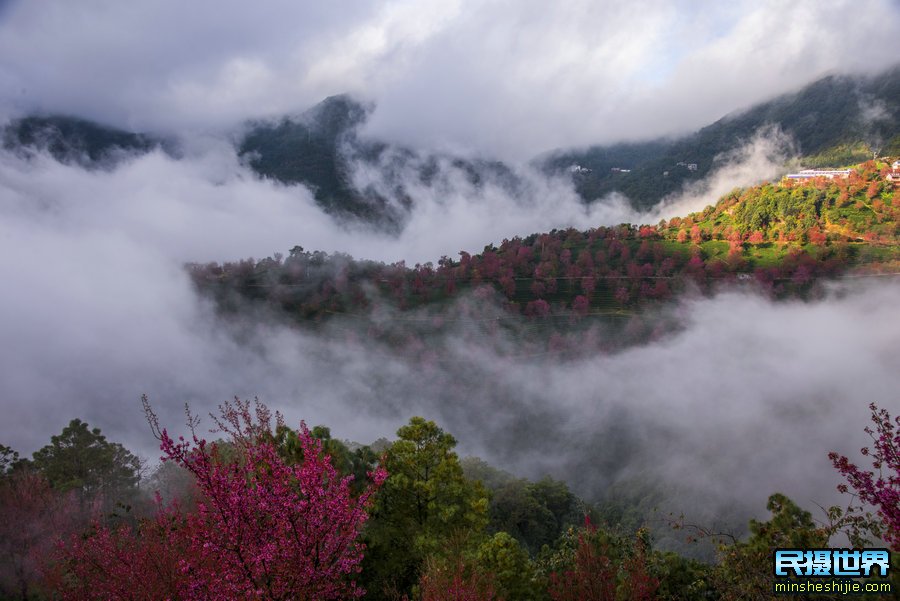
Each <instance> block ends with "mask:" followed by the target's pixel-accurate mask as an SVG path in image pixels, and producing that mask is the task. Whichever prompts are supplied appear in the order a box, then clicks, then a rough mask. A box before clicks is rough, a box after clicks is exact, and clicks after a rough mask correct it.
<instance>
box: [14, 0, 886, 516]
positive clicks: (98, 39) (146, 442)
mask: <svg viewBox="0 0 900 601" xmlns="http://www.w3.org/2000/svg"><path fill="white" fill-rule="evenodd" d="M848 15H852V18H850V17H849V16H848ZM898 56H900V4H898V3H897V2H896V1H888V0H867V1H862V2H860V1H856V2H852V3H851V2H843V1H834V2H803V1H800V2H791V3H786V2H774V1H771V2H731V3H722V2H671V1H666V2H662V1H659V2H657V1H652V0H651V1H648V2H632V3H622V2H588V1H580V0H571V1H560V2H551V3H548V2H537V1H533V0H518V1H500V0H481V1H469V2H464V1H461V0H459V1H453V0H443V1H440V2H436V1H435V2H432V1H431V0H418V1H416V2H411V1H409V2H400V1H396V2H357V1H354V0H347V1H344V2H340V3H327V2H296V1H287V0H285V1H283V2H277V1H269V2H255V3H247V2H225V1H216V2H213V1H206V0H202V1H201V0H198V1H196V2H190V3H184V2H175V1H174V0H156V1H153V2H150V1H143V0H135V1H132V2H115V1H112V0H84V1H82V2H78V3H75V2H68V1H63V0H42V1H41V2H26V1H23V0H7V1H6V2H0V117H7V118H8V117H12V116H17V115H23V114H28V113H31V112H34V111H42V112H51V113H57V112H61V113H67V114H75V115H79V116H83V117H87V118H92V119H96V120H99V121H102V122H105V123H110V124H113V125H117V126H120V127H124V128H127V129H132V130H141V131H151V132H159V133H168V134H174V135H177V136H179V137H181V138H182V140H183V141H185V144H184V148H183V150H184V153H183V155H182V156H181V157H179V158H175V157H172V156H169V155H167V154H165V153H163V152H161V151H154V152H150V153H148V154H145V155H142V156H135V157H131V158H128V159H127V160H124V161H122V162H121V163H119V164H118V165H117V166H115V167H110V168H108V169H95V170H85V169H83V168H82V167H79V166H78V165H74V164H68V165H67V164H61V163H59V162H57V161H55V160H53V159H52V158H51V157H49V156H47V155H43V154H38V155H36V156H34V157H31V158H24V157H22V156H20V155H18V154H16V153H13V152H8V151H6V150H0V282H3V288H2V290H0V340H3V341H4V344H3V345H0V408H2V410H3V419H2V420H0V443H2V444H6V445H11V446H12V447H14V448H16V449H18V450H20V451H22V452H23V453H24V454H29V453H31V452H32V451H34V450H35V449H37V448H39V447H40V446H41V445H43V444H45V443H47V442H48V441H49V438H50V436H51V435H53V434H56V433H58V432H59V431H60V430H61V429H62V428H63V427H64V426H65V425H66V424H67V423H68V421H69V420H71V419H73V418H81V419H84V420H86V421H88V422H89V423H90V424H92V425H97V426H99V427H101V428H102V429H103V431H104V433H106V434H107V435H108V436H109V437H110V438H111V439H112V440H117V441H121V442H125V443H126V444H127V445H129V446H130V447H131V448H133V449H135V450H136V451H137V452H139V453H140V454H141V455H142V456H143V457H145V458H148V459H152V458H153V457H154V456H155V450H154V441H153V440H152V438H151V437H150V434H149V429H148V428H147V427H146V425H145V424H144V423H143V421H142V416H141V413H140V402H139V398H140V395H141V394H143V393H146V394H148V395H149V396H150V398H151V401H152V402H153V403H154V406H155V407H156V408H157V411H158V413H159V414H160V417H161V419H162V420H163V423H168V424H173V423H175V424H177V423H181V417H182V413H181V412H182V407H183V404H184V402H185V401H188V402H190V403H191V404H192V406H193V407H194V408H195V410H196V412H197V413H199V414H201V415H202V414H205V412H207V411H209V410H212V409H214V408H215V406H216V405H217V404H218V403H220V402H222V401H223V400H225V399H228V398H231V397H232V396H234V395H238V396H240V397H242V398H252V397H253V396H256V395H259V396H260V398H262V399H263V400H264V401H266V402H268V403H269V404H270V405H272V406H273V407H274V408H277V409H281V410H283V411H285V413H286V414H287V415H288V417H289V418H290V419H291V420H293V421H294V422H295V423H296V421H297V420H299V419H300V418H305V419H306V420H307V421H308V422H309V423H311V424H315V423H325V424H327V425H329V426H331V427H332V430H333V431H334V433H335V435H336V436H338V437H342V438H343V437H346V438H351V439H355V440H359V441H363V442H368V441H371V440H373V439H375V438H377V437H378V436H390V435H391V434H392V433H393V432H394V431H395V430H396V428H397V427H399V426H400V425H402V423H404V422H405V421H406V420H407V419H408V418H409V417H410V416H411V415H413V414H416V413H421V414H424V415H426V416H427V417H429V418H433V419H437V420H438V421H439V423H441V424H443V425H445V426H446V427H447V429H448V430H449V431H450V432H451V433H453V434H454V435H456V437H457V438H458V439H459V440H460V444H461V447H462V449H463V451H464V452H473V453H479V454H481V455H482V456H484V457H486V458H487V459H489V460H491V461H495V462H497V463H498V464H499V465H502V466H504V467H508V468H509V469H514V470H515V471H517V473H521V474H524V475H532V476H540V475H543V474H550V475H554V476H556V477H560V478H564V479H567V480H568V481H569V482H570V483H571V484H572V485H573V487H574V488H575V489H576V490H579V491H580V492H583V493H584V494H588V495H591V494H595V493H597V492H598V490H600V489H602V487H603V486H605V485H606V484H608V482H607V481H605V480H604V478H602V477H601V475H599V474H597V473H596V471H595V470H593V469H592V466H593V465H594V463H593V462H595V461H596V457H597V453H599V452H600V451H601V450H602V445H601V448H598V447H597V446H595V445H596V444H598V443H597V441H598V440H602V436H601V435H606V434H608V433H609V432H608V431H607V430H605V429H606V428H609V424H610V423H624V422H622V421H621V419H624V421H625V422H628V423H632V424H634V428H633V432H631V434H630V435H629V436H631V440H632V441H634V447H633V448H632V449H631V452H630V453H629V455H628V457H627V458H623V465H622V466H620V468H621V469H620V470H619V471H620V473H621V474H622V475H623V476H627V475H628V474H629V473H632V472H635V473H637V472H643V473H649V474H650V475H651V476H652V477H654V478H659V479H660V481H664V482H666V483H667V484H670V485H671V486H672V487H676V488H679V487H680V488H681V489H689V490H695V491H697V492H696V495H702V496H704V497H705V498H706V499H712V500H714V502H715V504H716V506H717V507H728V506H739V507H741V508H742V509H746V510H747V511H756V512H757V515H758V514H759V512H760V511H761V510H762V508H764V506H765V498H766V496H768V494H770V493H772V492H775V490H776V488H782V489H785V490H787V491H788V492H789V493H790V494H792V495H796V496H797V497H798V500H800V501H801V502H802V503H807V504H809V503H813V502H820V503H827V502H829V500H830V499H831V497H832V496H833V493H834V486H835V485H836V484H837V479H836V477H835V474H833V473H832V471H831V470H830V468H829V466H828V465H827V459H826V453H827V452H828V451H830V450H840V451H843V452H851V451H852V450H853V449H854V448H856V447H858V446H860V445H861V444H863V443H864V442H865V440H864V439H863V437H864V436H865V435H864V434H863V433H862V427H863V426H864V425H865V421H866V406H867V404H868V403H869V402H870V401H873V400H875V401H883V402H884V404H885V405H886V406H888V407H889V408H891V403H893V408H894V410H895V412H896V408H897V400H896V398H891V394H892V391H896V390H898V389H900V380H898V373H897V370H896V369H895V365H894V363H892V362H891V361H890V358H891V357H896V356H898V354H900V330H898V329H897V327H896V324H897V320H896V319H895V318H894V317H895V316H894V312H895V311H894V309H893V308H894V307H896V306H897V303H898V302H900V288H898V286H897V285H896V284H892V283H890V282H882V283H867V284H866V285H864V286H862V287H860V286H856V285H853V286H848V285H839V286H836V287H835V288H834V289H832V290H830V292H829V293H828V294H826V295H825V296H824V297H823V298H821V299H819V300H817V301H814V302H811V303H808V304H805V303H799V302H791V303H772V302H770V301H768V300H765V299H763V298H760V297H758V296H756V295H754V294H751V293H747V292H746V291H744V292H737V291H733V292H729V293H725V294H720V295H717V296H715V297H713V298H686V299H684V300H683V301H682V302H681V303H679V304H678V305H676V306H673V307H671V308H667V309H665V311H670V312H672V314H673V315H675V316H676V318H677V319H678V321H679V322H680V323H681V326H682V327H681V328H680V329H679V330H678V331H677V332H675V333H673V334H672V335H670V336H668V337H665V338H664V339H663V340H660V341H657V342H655V343H653V344H649V345H645V346H641V347H636V348H633V349H630V350H628V351H627V352H624V353H620V354H617V355H614V356H606V355H598V356H596V357H588V358H584V359H581V360H579V361H576V362H558V361H555V360H553V359H552V358H549V359H548V360H546V361H538V362H535V361H510V360H509V359H508V358H506V357H503V356H501V355H500V354H497V353H494V352H493V351H491V350H490V349H484V348H478V347H477V346H475V347H473V346H472V345H470V344H468V343H467V342H466V336H465V332H462V331H461V332H451V333H450V334H448V335H447V336H446V337H445V338H444V339H441V340H438V341H435V344H439V345H441V346H442V348H444V349H446V350H447V353H448V355H447V356H448V357H449V358H450V360H448V362H447V364H446V365H441V366H438V367H437V368H436V370H435V371H433V372H431V373H427V374H423V373H421V372H420V371H419V370H418V369H417V367H416V365H415V364H414V363H410V362H409V361H407V360H405V359H404V358H403V357H402V356H395V355H394V354H393V353H392V350H391V349H387V348H380V347H377V346H367V345H366V344H359V343H357V344H351V343H348V342H347V341H346V340H342V339H339V338H337V337H333V336H329V335H312V334H310V333H308V332H306V333H304V332H302V331H297V330H296V329H292V328H286V327H284V326H282V325H279V324H278V323H274V322H247V323H242V322H238V323H223V322H222V320H220V319H219V318H217V317H216V315H215V312H214V310H213V308H212V307H211V306H210V305H209V304H208V303H207V302H206V301H205V300H203V299H201V298H199V297H198V296H197V294H196V293H195V291H194V289H193V287H192V286H191V284H190V282H189V280H188V278H187V275H186V273H185V271H184V269H183V265H184V263H185V262H191V261H194V262H206V261H224V260H237V259H241V258H246V257H256V258H262V257H265V256H269V255H272V254H273V253H276V252H281V253H287V251H288V250H289V249H290V248H292V247H293V246H294V245H296V244H300V245H302V246H303V247H305V248H306V249H308V250H325V251H328V252H336V251H340V252H346V253H349V254H351V255H354V256H356V257H359V258H369V259H376V260H383V261H386V262H393V261H399V260H406V261H407V263H408V264H413V263H415V262H425V261H437V260H438V259H439V258H440V257H441V256H442V255H448V256H451V257H456V256H457V253H458V251H460V250H467V251H469V252H478V251H479V250H480V249H481V248H483V247H484V245H486V244H490V243H497V242H499V241H501V240H502V239H503V238H506V237H512V236H516V235H521V236H525V235H528V234H531V233H534V232H543V231H548V230H550V229H552V228H562V227H568V226H574V227H578V228H580V229H587V228H590V227H594V226H598V225H612V224H617V223H621V222H623V221H629V222H648V223H655V222H657V221H658V220H659V219H660V218H661V217H671V216H674V215H683V214H685V213H687V212H688V211H692V210H698V209H702V208H703V207H704V206H705V205H707V204H710V203H712V202H714V201H715V200H716V198H717V197H718V196H719V195H721V194H723V193H725V192H727V191H729V190H731V189H732V188H734V187H735V186H738V185H748V184H751V183H754V182H758V181H761V180H763V179H766V178H770V177H773V176H775V175H776V174H777V173H778V170H779V169H780V168H781V165H782V163H783V161H784V160H785V159H787V158H789V156H790V152H791V150H790V148H791V143H790V140H789V139H785V136H784V134H783V133H782V132H779V131H777V130H774V129H769V130H765V131H761V132H759V133H758V135H757V136H756V137H755V138H753V139H751V140H749V141H748V142H747V144H746V145H745V146H744V147H742V148H740V149H738V150H736V151H735V152H734V153H733V154H732V155H731V156H729V157H725V158H724V159H723V160H722V161H721V164H720V165H719V167H718V168H717V169H716V170H715V171H714V172H713V173H711V174H710V176H709V177H708V178H707V179H706V180H704V181H703V182H702V183H701V184H700V185H695V186H692V187H691V188H687V189H685V190H683V191H682V192H681V193H680V194H678V195H675V196H673V197H671V198H668V199H666V201H665V202H664V203H663V204H662V205H661V206H660V207H658V208H656V209H654V210H653V211H651V212H649V213H645V214H639V213H636V212H635V211H634V210H633V209H632V208H631V207H630V205H629V204H628V202H627V199H624V198H622V197H617V196H613V197H610V198H606V199H604V200H603V201H602V202H598V203H595V204H593V205H591V206H590V207H585V206H584V205H583V204H582V203H581V202H580V200H579V198H578V196H577V195H576V193H575V191H574V190H573V189H572V185H571V182H570V181H565V180H561V179H553V178H547V177H546V176H543V175H541V174H538V173H535V172H534V171H533V170H531V169H530V168H529V167H528V166H527V165H526V164H524V161H527V160H528V159H530V158H532V157H534V156H535V155H537V154H539V153H541V152H544V151H546V150H549V149H552V148H556V147H571V146H579V145H586V144H590V143H598V142H609V141H615V140H622V139H629V140H636V139H645V138H648V137H653V136H659V135H669V134H677V133H680V132H686V131H690V130H693V129H695V128H697V127H700V126H702V125H705V124H708V123H710V122H712V121H714V120H715V119H717V118H719V117H721V116H722V115H725V114H727V113H729V112H731V111H734V110H738V109H740V108H742V107H746V106H749V105H751V104H752V103H754V102H757V101H760V100H765V99H767V98H770V97H772V96H773V95H775V94H779V93H783V92H786V91H789V90H792V89H796V88H799V87H801V86H802V85H804V84H806V83H809V82H810V81H812V80H814V79H816V78H818V77H819V76H821V75H823V74H826V73H854V74H858V73H872V72H875V71H878V70H879V69H883V68H885V67H888V66H890V65H892V64H893V63H894V62H896V58H897V57H898ZM343 92H349V93H352V94H355V95H357V96H359V97H360V98H364V99H368V100H371V101H372V102H374V103H375V106H376V108H375V112H374V113H373V114H372V116H371V118H370V120H369V121H368V122H367V124H366V132H367V133H368V134H370V135H373V136H377V137H379V138H382V139H386V140H390V141H396V142H400V143H403V144H408V145H410V146H412V147H414V148H416V149H419V150H423V151H425V150H452V151H454V152H458V153H460V154H464V155H481V156H491V157H499V158H503V159H504V160H508V161H510V165H511V168H512V169H515V170H516V172H517V174H518V175H519V178H520V181H521V184H520V187H519V189H518V190H517V192H516V194H515V195H512V194H511V193H510V191H509V190H508V189H506V188H505V187H504V186H502V185H501V184H500V183H498V182H492V181H490V180H489V181H487V182H486V184H485V185H484V186H481V187H475V186H472V184H471V183H470V182H469V181H468V179H467V177H466V174H465V173H463V172H461V171H460V170H459V169H458V168H457V167H454V166H453V165H452V163H451V162H450V161H445V162H442V163H441V164H440V168H439V172H438V175H437V176H436V177H435V182H437V183H436V184H435V185H434V186H432V187H431V188H425V187H423V186H422V185H421V182H420V181H419V180H418V178H417V177H416V174H415V173H413V172H410V173H406V174H402V173H401V174H400V175H399V176H398V177H399V178H400V179H401V180H403V181H404V183H405V188H406V189H407V190H408V191H409V192H410V193H411V195H412V196H413V197H414V198H415V199H416V203H415V206H414V208H413V209H412V211H411V212H410V214H409V220H408V222H407V223H406V225H405V227H404V229H403V231H402V232H400V233H399V234H398V235H390V234H387V233H385V232H383V231H374V230H370V229H367V228H365V227H364V226H360V225H355V226H346V225H339V224H337V223H335V222H334V220H332V219H331V218H330V217H329V216H327V215H326V214H324V213H323V212H322V211H321V210H320V209H319V208H318V207H317V206H316V204H315V202H314V200H313V197H312V193H311V192H310V191H309V190H307V189H306V188H304V187H302V186H283V185H279V184H277V183H274V182H272V181H266V180H262V179H260V178H259V177H257V176H255V175H254V174H253V173H252V172H251V171H249V170H248V169H247V167H246V166H245V165H243V164H242V163H241V162H240V160H239V159H238V157H237V156H236V155H235V151H234V148H233V147H232V146H231V145H230V143H229V138H228V135H229V133H230V132H233V131H234V130H235V128H237V127H238V126H239V125H240V123H241V122H242V121H243V120H245V119H249V118H256V117H264V116H271V115H281V114H285V113H290V114H296V113H299V112H302V111H303V110H304V109H306V108H308V107H309V106H311V105H313V104H315V103H316V102H318V101H320V100H321V99H323V98H324V97H326V96H329V95H332V94H337V93H343ZM358 169H359V170H360V171H361V170H363V169H365V167H364V166H359V167H358ZM356 175H357V177H359V178H363V179H365V178H367V177H375V178H377V174H375V175H374V176H373V175H372V174H366V173H360V172H357V173H356ZM376 183H377V181H376ZM339 326H340V324H338V326H336V327H339ZM235 328H237V329H239V330H240V335H239V336H238V335H234V333H233V331H232V330H233V329H235ZM492 391H493V392H495V393H496V395H495V396H492V394H491V393H492ZM610 416H618V417H617V421H615V422H613V421H611V420H610ZM622 416H624V418H623V417H622ZM536 426H539V427H537V429H536V430H534V429H535V428H536ZM854 434H856V435H857V436H856V438H854ZM761 440H762V441H765V445H762V446H761V445H760V444H759V441H761ZM560 441H566V444H562V443H560ZM660 441H665V444H659V443H660ZM736 465H738V466H741V468H742V469H743V470H744V473H745V476H744V477H743V478H741V479H736V478H735V477H734V474H735V468H734V466H736ZM699 466H702V468H701V467H699ZM773 466H777V468H778V469H774V468H773ZM685 498H687V497H685ZM696 498H697V497H696V496H695V497H694V498H693V501H696Z"/></svg>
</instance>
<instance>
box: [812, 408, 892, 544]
mask: <svg viewBox="0 0 900 601" xmlns="http://www.w3.org/2000/svg"><path fill="white" fill-rule="evenodd" d="M869 409H870V410H871V411H872V422H873V423H874V424H875V428H874V429H873V428H872V427H866V429H865V431H866V433H867V434H868V435H869V436H870V437H871V438H872V440H873V441H874V443H875V448H874V449H870V448H869V447H863V448H862V449H861V450H860V452H861V453H862V454H863V455H865V456H867V457H871V458H872V467H873V468H874V471H869V470H864V469H861V468H859V467H857V466H856V465H855V464H854V463H851V462H850V460H849V459H847V458H846V457H844V456H843V455H838V454H837V453H834V452H832V453H829V454H828V458H829V459H831V462H832V463H833V464H834V467H835V468H836V469H837V470H838V471H839V472H841V474H843V476H844V477H845V478H846V479H847V482H849V483H850V486H852V487H853V490H855V491H856V494H857V495H858V496H859V498H860V500H862V501H863V502H865V503H868V504H870V505H872V506H874V507H876V508H877V509H878V515H879V516H881V519H882V520H883V521H884V526H885V531H884V533H883V535H884V539H885V541H887V543H888V544H889V545H891V548H892V550H894V551H900V416H897V417H895V418H894V419H891V416H890V414H888V412H887V410H886V409H879V408H878V407H877V406H876V405H875V403H872V404H870V405H869ZM838 490H840V491H841V492H844V493H846V492H848V491H849V489H848V487H847V485H846V484H841V485H840V486H838Z"/></svg>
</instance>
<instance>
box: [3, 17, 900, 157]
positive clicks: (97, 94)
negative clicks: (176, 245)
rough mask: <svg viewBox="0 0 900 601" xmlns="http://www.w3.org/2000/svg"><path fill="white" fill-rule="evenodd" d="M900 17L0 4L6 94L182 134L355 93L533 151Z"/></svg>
mask: <svg viewBox="0 0 900 601" xmlns="http://www.w3.org/2000/svg"><path fill="white" fill-rule="evenodd" d="M849 14H852V20H851V21H849V22H850V23H851V25H849V26H848V17H847V15H849ZM898 17H900V7H898V5H897V4H896V2H892V1H891V0H866V1H865V2H863V3H862V4H860V3H859V2H850V1H849V0H839V1H837V2H830V3H820V2H814V1H812V0H806V1H801V2H793V3H790V4H785V3H783V2H777V1H775V0H770V1H767V2H750V1H742V2H738V3H730V4H728V5H724V4H722V3H719V2H711V1H710V2H700V3H696V2H692V3H685V2H678V3H672V2H663V1H661V0H650V1H649V2H642V3H630V4H629V3H625V4H623V3H614V2H601V3H597V2H589V1H587V0H569V1H567V2H557V3H551V4H548V3H546V2H537V1H534V0H525V1H522V0H516V1H512V0H488V1H483V2H476V1H474V0H456V1H453V2H447V1H443V2H438V1H430V0H429V1H428V2H409V1H408V0H381V1H380V2H376V3H369V2H357V1H352V2H342V3H340V4H327V3H324V4H309V3H293V2H285V1H281V0H270V1H269V2H265V3H262V4H260V3H256V4H253V5H250V4H247V3H239V2H210V1H206V2H195V3H192V4H191V5H190V6H189V7H185V6H183V5H182V4H181V3H176V2H173V1H171V0H165V1H163V2H136V3H135V2H132V3H128V4H121V5H119V4H115V5H113V4H109V3H104V2H100V1H99V0H93V1H91V2H87V3H84V2H82V3H78V4H77V5H75V4H72V3H70V2H64V1H63V0H49V1H47V2H40V3H31V2H24V1H19V2H13V3H12V4H11V5H10V6H9V7H8V8H7V9H6V11H5V12H3V13H2V14H0V19H2V20H0V29H2V35H0V83H2V86H0V89H2V90H5V92H4V93H3V94H2V95H0V106H3V110H4V111H5V112H6V113H11V112H12V113H22V112H27V111H31V110H34V109H35V108H37V109H41V110H45V111H53V112H72V113H77V114H79V115H83V116H86V117H91V118H95V119H99V120H102V121H111V122H113V123H114V124H117V125H120V126H125V127H132V128H149V129H153V130H161V131H167V132H173V131H177V132H183V131H186V130H203V131H206V130H210V129H221V128H226V127H230V126H232V125H233V124H234V123H235V122H238V121H240V120H242V119H245V118H248V117H259V116H264V115H272V114H283V113H288V112H297V111H299V110H302V109H304V108H306V107H308V106H310V105H312V104H313V103H315V102H317V101H319V100H320V99H322V98H324V97H325V96H328V95H331V94H336V93H342V92H352V93H356V94H358V95H362V96H365V97H368V98H370V99H371V100H374V101H375V102H376V104H377V107H378V108H377V110H376V112H375V114H374V115H373V118H372V120H371V123H370V124H369V132H370V133H372V134H373V135H378V136H381V137H384V138H387V139H390V140H395V141H400V142H404V143H408V144H410V145H412V146H415V147H422V148H429V149H435V148H439V149H452V150H459V149H462V150H465V151H467V152H469V151H475V152H481V153H486V154H491V155H500V156H502V157H504V158H516V159H525V158H530V157H532V156H535V155H536V154H538V153H540V152H543V151H546V150H549V149H552V148H555V147H560V146H565V147H569V146H578V145H584V144H590V143H601V142H610V141H616V140H621V139H637V138H648V137H654V136H659V135H665V134H677V133H683V132H687V131H690V130H692V129H695V128H697V127H699V126H702V125H704V124H706V123H709V122H711V121H713V120H715V119H717V118H719V117H720V116H722V115H724V114H726V113H729V112H731V111H733V110H735V109H737V108H740V107H746V106H749V105H751V104H753V103H755V102H758V101H761V100H764V99H767V98H769V97H771V96H773V95H775V94H778V93H782V92H786V91H789V90H792V89H795V88H799V87H800V86H802V85H803V84H805V83H807V82H809V81H812V80H814V79H816V78H818V77H820V76H822V75H824V74H826V73H829V72H872V71H876V70H878V69H881V68H884V67H886V66H888V65H890V64H891V63H893V62H895V57H896V56H898V55H900V35H898V34H900V25H898V23H900V18H898ZM823 39H827V40H828V41H829V43H828V44H826V45H823V44H822V43H821V41H822V40H823Z"/></svg>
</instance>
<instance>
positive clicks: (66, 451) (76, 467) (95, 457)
mask: <svg viewBox="0 0 900 601" xmlns="http://www.w3.org/2000/svg"><path fill="white" fill-rule="evenodd" d="M31 466H32V467H33V468H34V469H36V470H37V471H39V472H40V473H41V474H43V476H44V477H45V478H47V480H48V481H49V482H50V485H51V486H53V488H55V489H57V490H59V491H60V492H67V491H70V490H74V491H76V493H77V494H78V496H79V498H80V500H81V502H82V503H85V502H90V501H93V500H95V499H100V500H101V502H102V505H103V507H105V508H109V507H111V506H112V505H113V504H115V503H116V502H121V501H130V500H131V499H133V497H134V495H135V494H136V493H137V485H138V482H139V481H140V473H141V462H140V460H139V459H138V458H137V457H135V456H134V455H133V454H132V453H131V452H130V451H129V450H128V449H126V448H125V447H123V446H122V445H121V444H119V443H117V442H109V441H107V440H106V437H105V436H103V435H102V434H101V433H100V429H99V428H90V427H89V426H88V425H87V424H86V423H85V422H82V421H81V420H78V419H73V420H72V421H71V422H69V425H68V426H66V427H65V428H63V431H62V432H61V433H60V434H58V435H56V436H53V437H52V438H51V439H50V444H48V445H47V446H45V447H43V448H42V449H39V450H38V451H35V453H34V455H33V458H32V461H31Z"/></svg>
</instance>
